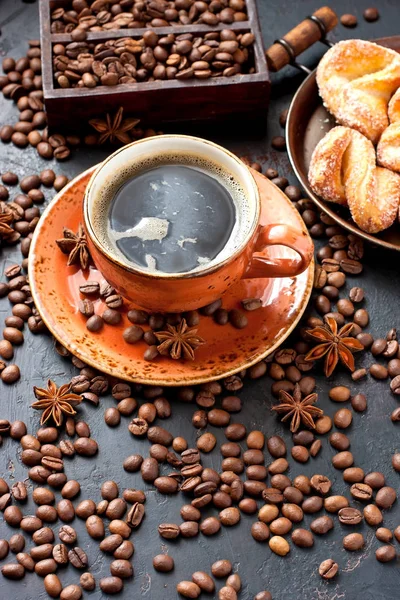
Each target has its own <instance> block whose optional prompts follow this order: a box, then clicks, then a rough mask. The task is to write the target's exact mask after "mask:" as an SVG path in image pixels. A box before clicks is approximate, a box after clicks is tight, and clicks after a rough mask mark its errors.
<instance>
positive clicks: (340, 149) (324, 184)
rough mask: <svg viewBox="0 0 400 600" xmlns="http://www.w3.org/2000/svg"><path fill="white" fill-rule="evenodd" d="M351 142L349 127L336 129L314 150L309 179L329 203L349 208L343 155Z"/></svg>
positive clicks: (314, 188) (312, 185) (319, 194)
mask: <svg viewBox="0 0 400 600" xmlns="http://www.w3.org/2000/svg"><path fill="white" fill-rule="evenodd" d="M350 142H351V131H350V129H349V128H348V127H334V128H333V129H331V130H330V131H329V132H328V133H327V134H326V136H325V137H324V138H322V140H321V141H320V142H319V144H318V145H317V146H316V148H315V149H314V152H313V154H312V157H311V163H310V168H309V171H308V179H309V182H310V184H311V187H312V189H313V191H314V192H315V193H316V194H318V196H321V198H323V199H324V200H327V201H328V202H336V203H337V204H342V205H343V206H347V198H346V191H345V187H344V181H343V179H342V161H343V154H344V153H345V151H346V149H347V146H348V145H349V144H350Z"/></svg>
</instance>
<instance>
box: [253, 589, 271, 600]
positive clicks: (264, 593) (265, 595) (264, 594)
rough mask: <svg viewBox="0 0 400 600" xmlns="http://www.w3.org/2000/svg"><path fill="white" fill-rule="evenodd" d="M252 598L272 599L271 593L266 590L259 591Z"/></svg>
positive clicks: (256, 599)
mask: <svg viewBox="0 0 400 600" xmlns="http://www.w3.org/2000/svg"><path fill="white" fill-rule="evenodd" d="M254 600H272V596H271V593H270V592H268V591H267V590H264V591H262V592H259V593H258V594H256V595H255V596H254Z"/></svg>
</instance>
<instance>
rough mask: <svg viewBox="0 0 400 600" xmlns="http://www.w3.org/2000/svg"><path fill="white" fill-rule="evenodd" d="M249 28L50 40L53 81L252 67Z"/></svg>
mask: <svg viewBox="0 0 400 600" xmlns="http://www.w3.org/2000/svg"><path fill="white" fill-rule="evenodd" d="M253 42H254V35H253V34H252V33H239V32H235V31H233V30H231V29H223V30H222V31H221V32H210V33H205V34H204V36H200V35H195V34H192V33H182V34H180V35H177V36H175V35H173V34H172V33H171V34H168V35H166V36H158V35H157V33H156V32H155V31H151V30H149V31H148V32H146V33H145V34H144V35H143V37H142V38H139V39H134V38H129V37H126V38H119V39H116V40H108V41H106V42H102V43H95V42H86V41H83V42H70V43H69V44H61V43H59V44H55V45H54V46H53V55H54V56H53V68H54V80H55V83H56V84H57V85H58V86H59V87H62V88H70V87H72V88H75V87H77V88H94V87H96V86H98V85H104V86H115V85H118V84H123V83H137V82H146V81H157V80H163V79H170V80H172V79H177V80H185V81H186V80H188V79H192V78H195V79H210V78H215V77H232V76H233V75H238V74H240V73H253V72H254V66H253V65H254V60H253V55H252V45H253Z"/></svg>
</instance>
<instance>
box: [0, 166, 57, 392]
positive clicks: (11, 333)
mask: <svg viewBox="0 0 400 600" xmlns="http://www.w3.org/2000/svg"><path fill="white" fill-rule="evenodd" d="M1 181H2V184H0V198H1V200H0V242H1V245H2V246H10V245H15V244H17V243H20V250H21V254H22V257H23V259H22V263H21V265H18V264H8V265H6V267H5V269H4V275H5V281H3V282H1V283H0V298H4V297H6V296H7V298H8V300H9V302H10V304H11V305H12V314H11V315H9V316H7V317H6V318H5V322H4V324H5V328H4V329H3V339H0V357H1V359H3V360H1V361H0V378H1V379H2V381H3V382H4V383H14V382H15V381H17V380H18V379H19V377H20V371H19V367H18V366H17V365H16V364H6V363H5V362H4V361H9V360H11V359H12V358H13V356H14V346H19V345H21V344H22V343H23V342H24V334H23V329H24V325H25V323H27V325H28V328H29V330H30V331H31V332H32V333H34V334H37V333H42V332H44V331H46V327H45V325H44V323H43V321H42V319H41V317H40V315H39V313H38V311H37V310H36V307H35V306H34V303H33V299H32V296H31V290H30V287H29V277H28V275H26V272H27V270H28V255H29V249H30V245H31V241H32V235H33V232H34V231H35V229H36V226H37V224H38V222H39V218H40V214H41V213H40V208H39V206H40V205H42V204H43V203H44V201H45V195H44V192H43V191H42V189H41V188H42V186H43V187H45V188H53V189H54V190H55V191H57V192H58V191H60V190H61V189H62V188H63V187H64V186H65V185H66V184H67V183H68V178H67V177H66V176H65V175H57V176H56V174H55V172H54V171H53V170H52V169H45V170H43V171H42V172H41V173H40V174H39V175H36V174H35V175H26V176H25V177H23V178H22V179H21V180H20V179H19V177H18V175H17V174H16V173H13V172H12V171H5V172H3V173H2V175H1ZM17 186H18V187H19V189H18V190H16V187H17ZM16 191H17V193H15V192H16Z"/></svg>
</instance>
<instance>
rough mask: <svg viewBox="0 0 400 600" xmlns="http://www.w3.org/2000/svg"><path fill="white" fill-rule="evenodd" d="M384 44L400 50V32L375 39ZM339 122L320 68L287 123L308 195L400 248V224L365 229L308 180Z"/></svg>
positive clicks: (348, 224) (345, 222)
mask: <svg viewBox="0 0 400 600" xmlns="http://www.w3.org/2000/svg"><path fill="white" fill-rule="evenodd" d="M373 41H374V42H376V43H377V44H380V45H381V46H385V47H387V48H391V49H392V50H396V52H400V36H393V37H387V38H379V39H377V40H373ZM335 125H336V123H335V119H334V117H333V116H332V115H330V114H329V113H328V111H327V110H326V109H325V108H324V106H323V105H322V100H321V98H320V96H319V94H318V87H317V82H316V69H315V70H314V71H313V72H312V73H310V75H308V77H307V78H306V79H305V80H304V81H303V83H302V84H301V86H300V87H299V89H298V90H297V92H296V94H295V95H294V97H293V100H292V102H291V105H290V108H289V114H288V118H287V123H286V144H287V150H288V154H289V159H290V162H291V164H292V167H293V170H294V172H295V173H296V176H297V178H298V179H299V181H300V183H301V185H302V187H303V188H304V190H305V191H306V192H307V195H308V196H309V197H310V198H311V199H312V200H313V201H314V202H315V204H317V206H318V207H319V208H320V209H321V210H323V211H324V212H325V213H326V214H327V215H329V216H330V217H332V219H334V220H335V221H336V223H338V225H341V226H342V227H344V228H345V229H348V230H349V231H351V233H355V234H356V235H358V236H360V237H362V238H363V239H364V240H368V241H369V242H372V243H373V244H375V245H378V246H383V247H384V248H389V249H390V250H397V251H400V226H399V224H395V225H393V226H392V227H390V228H389V229H386V230H385V231H383V232H382V233H380V234H377V235H371V234H369V233H366V232H365V231H362V229H360V228H359V227H358V226H357V225H356V224H355V223H354V221H353V220H352V219H351V216H350V214H349V211H348V209H346V208H343V207H340V206H337V205H336V204H334V203H328V202H325V201H324V200H322V199H321V198H320V197H319V196H317V195H316V194H314V192H313V191H312V189H311V187H310V184H309V182H308V177H307V173H308V167H309V164H310V159H311V155H312V153H313V150H314V148H315V146H316V145H317V144H318V142H319V141H320V140H321V139H322V138H323V137H324V135H325V134H326V133H327V132H328V131H329V130H330V129H332V127H334V126H335Z"/></svg>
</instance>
